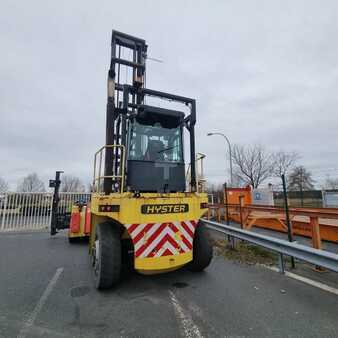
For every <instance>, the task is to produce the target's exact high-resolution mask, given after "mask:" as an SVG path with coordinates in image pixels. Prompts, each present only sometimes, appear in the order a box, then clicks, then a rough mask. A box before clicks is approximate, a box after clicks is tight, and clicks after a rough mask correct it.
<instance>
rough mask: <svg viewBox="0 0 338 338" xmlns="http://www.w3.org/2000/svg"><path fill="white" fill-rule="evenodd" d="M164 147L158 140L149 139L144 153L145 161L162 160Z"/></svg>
mask: <svg viewBox="0 0 338 338" xmlns="http://www.w3.org/2000/svg"><path fill="white" fill-rule="evenodd" d="M164 149H165V147H164V144H163V142H162V141H160V140H149V142H148V147H147V150H146V152H145V154H144V160H145V161H164V153H163V152H162V151H163V150H164Z"/></svg>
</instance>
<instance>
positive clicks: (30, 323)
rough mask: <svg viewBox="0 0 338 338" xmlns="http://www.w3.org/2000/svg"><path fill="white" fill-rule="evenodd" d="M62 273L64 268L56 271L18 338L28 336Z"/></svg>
mask: <svg viewBox="0 0 338 338" xmlns="http://www.w3.org/2000/svg"><path fill="white" fill-rule="evenodd" d="M62 271H63V268H58V269H56V272H55V274H54V276H53V278H52V279H51V280H50V281H49V283H48V285H47V287H46V289H45V291H44V292H43V294H42V296H41V297H40V299H39V301H38V302H37V304H36V305H35V308H34V309H33V311H32V312H31V313H30V315H29V317H28V318H27V320H26V321H25V323H24V325H23V327H22V328H21V330H20V332H19V334H18V336H17V337H18V338H24V337H26V334H27V332H28V330H29V329H30V328H31V327H32V326H33V324H34V321H35V319H36V317H37V316H38V314H39V313H40V311H41V310H42V308H43V306H44V305H45V303H46V301H47V299H48V297H49V295H50V294H51V293H52V291H53V289H54V287H55V284H56V282H57V281H58V279H59V277H60V275H61V273H62Z"/></svg>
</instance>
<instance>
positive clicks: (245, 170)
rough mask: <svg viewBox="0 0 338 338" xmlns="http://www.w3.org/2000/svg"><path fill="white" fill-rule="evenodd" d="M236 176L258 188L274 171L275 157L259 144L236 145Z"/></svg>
mask: <svg viewBox="0 0 338 338" xmlns="http://www.w3.org/2000/svg"><path fill="white" fill-rule="evenodd" d="M232 160H233V163H234V176H235V177H236V178H237V179H239V180H240V181H242V182H244V183H245V184H249V185H251V186H252V187H253V188H254V189H255V188H257V187H258V186H259V185H260V184H261V183H262V182H264V181H265V180H266V179H267V178H269V177H271V175H272V172H273V157H272V155H271V154H270V153H269V152H267V151H266V150H265V148H264V147H263V146H261V145H259V144H256V145H253V146H247V147H244V146H240V145H235V146H234V147H233V150H232Z"/></svg>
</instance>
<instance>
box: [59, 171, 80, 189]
mask: <svg viewBox="0 0 338 338" xmlns="http://www.w3.org/2000/svg"><path fill="white" fill-rule="evenodd" d="M85 190H86V189H85V186H84V184H83V183H82V181H81V180H80V179H79V178H78V177H76V176H72V175H64V176H63V177H62V179H61V187H60V191H61V192H85Z"/></svg>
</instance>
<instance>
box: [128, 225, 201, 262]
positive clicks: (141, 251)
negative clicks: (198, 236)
mask: <svg viewBox="0 0 338 338" xmlns="http://www.w3.org/2000/svg"><path fill="white" fill-rule="evenodd" d="M196 226H197V222H196V221H194V220H192V221H181V222H166V223H145V224H128V225H127V229H128V232H129V234H130V236H131V238H132V240H133V243H134V255H135V257H138V258H145V257H161V256H169V255H177V254H180V253H184V252H188V251H191V250H192V246H193V238H194V233H195V228H196Z"/></svg>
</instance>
